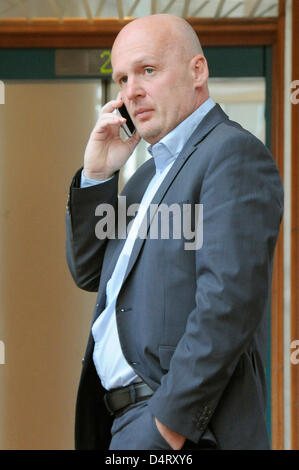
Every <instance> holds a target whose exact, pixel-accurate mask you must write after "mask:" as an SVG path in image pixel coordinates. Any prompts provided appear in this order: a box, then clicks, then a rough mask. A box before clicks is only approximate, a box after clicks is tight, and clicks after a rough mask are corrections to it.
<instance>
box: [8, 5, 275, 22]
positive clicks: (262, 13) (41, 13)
mask: <svg viewBox="0 0 299 470" xmlns="http://www.w3.org/2000/svg"><path fill="white" fill-rule="evenodd" d="M278 1H279V0H0V19H5V18H26V19H27V20H28V21H30V20H32V19H34V18H58V19H59V20H60V21H63V20H64V18H88V19H89V20H90V21H92V20H93V18H120V19H123V18H125V17H140V16H145V15H149V14H153V13H172V14H175V15H178V16H183V17H186V18H190V17H198V18H214V19H219V18H252V19H253V18H257V17H275V16H277V15H278Z"/></svg>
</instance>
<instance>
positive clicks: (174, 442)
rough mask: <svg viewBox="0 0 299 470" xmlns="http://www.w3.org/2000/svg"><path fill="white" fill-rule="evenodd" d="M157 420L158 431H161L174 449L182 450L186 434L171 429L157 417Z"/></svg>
mask: <svg viewBox="0 0 299 470" xmlns="http://www.w3.org/2000/svg"><path fill="white" fill-rule="evenodd" d="M155 422H156V425H157V428H158V431H159V432H160V433H161V435H162V436H163V437H164V439H165V440H166V441H167V442H168V444H169V445H170V447H172V449H173V450H180V449H181V448H182V447H183V445H184V444H185V441H186V438H185V437H184V436H181V434H178V433H177V432H174V431H172V430H171V429H169V428H168V427H167V426H165V425H164V424H163V423H161V422H160V421H159V420H158V418H156V417H155Z"/></svg>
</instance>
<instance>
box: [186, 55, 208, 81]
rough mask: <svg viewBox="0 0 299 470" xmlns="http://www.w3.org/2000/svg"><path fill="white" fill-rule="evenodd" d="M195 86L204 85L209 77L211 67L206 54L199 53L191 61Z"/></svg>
mask: <svg viewBox="0 0 299 470" xmlns="http://www.w3.org/2000/svg"><path fill="white" fill-rule="evenodd" d="M190 66H191V73H192V76H193V81H194V86H195V88H201V87H203V86H204V85H205V84H206V82H207V81H208V78H209V67H208V63H207V60H206V58H205V56H204V55H202V54H197V55H196V56H194V57H193V58H192V60H191V62H190Z"/></svg>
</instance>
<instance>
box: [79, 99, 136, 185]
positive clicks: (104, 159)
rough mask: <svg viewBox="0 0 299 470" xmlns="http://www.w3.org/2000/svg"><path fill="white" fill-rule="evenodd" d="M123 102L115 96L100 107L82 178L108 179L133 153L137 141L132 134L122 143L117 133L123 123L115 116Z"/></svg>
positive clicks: (121, 119) (123, 121) (124, 120)
mask: <svg viewBox="0 0 299 470" xmlns="http://www.w3.org/2000/svg"><path fill="white" fill-rule="evenodd" d="M122 104H123V101H122V100H121V99H120V96H119V95H118V97H117V99H116V100H113V101H109V102H108V103H107V104H105V106H103V108H102V111H101V114H100V117H99V119H98V121H97V123H96V125H95V127H94V129H93V130H92V132H91V134H90V138H89V141H88V143H87V146H86V150H85V155H84V176H85V177H86V178H92V179H97V180H104V179H107V178H110V176H112V175H113V174H114V173H115V172H116V171H118V170H119V169H120V168H121V167H122V166H123V165H124V164H125V163H126V161H127V160H128V158H129V157H130V155H131V154H132V153H133V151H134V149H135V147H136V145H137V144H138V142H139V141H140V136H139V135H138V134H137V132H135V133H134V134H133V136H132V137H131V138H130V139H127V140H126V141H125V142H124V141H123V140H122V139H121V137H120V134H119V129H120V126H121V124H124V123H125V122H126V119H124V118H123V117H122V116H120V115H117V114H114V113H113V111H114V110H115V109H116V108H120V106H121V105H122Z"/></svg>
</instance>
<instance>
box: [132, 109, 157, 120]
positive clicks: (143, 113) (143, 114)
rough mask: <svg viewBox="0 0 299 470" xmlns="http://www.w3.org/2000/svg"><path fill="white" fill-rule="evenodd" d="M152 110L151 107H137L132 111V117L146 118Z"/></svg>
mask: <svg viewBox="0 0 299 470" xmlns="http://www.w3.org/2000/svg"><path fill="white" fill-rule="evenodd" d="M152 112H153V109H150V108H138V109H136V111H134V117H135V118H137V119H141V120H142V119H146V118H148V117H150V115H151V113H152Z"/></svg>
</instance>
